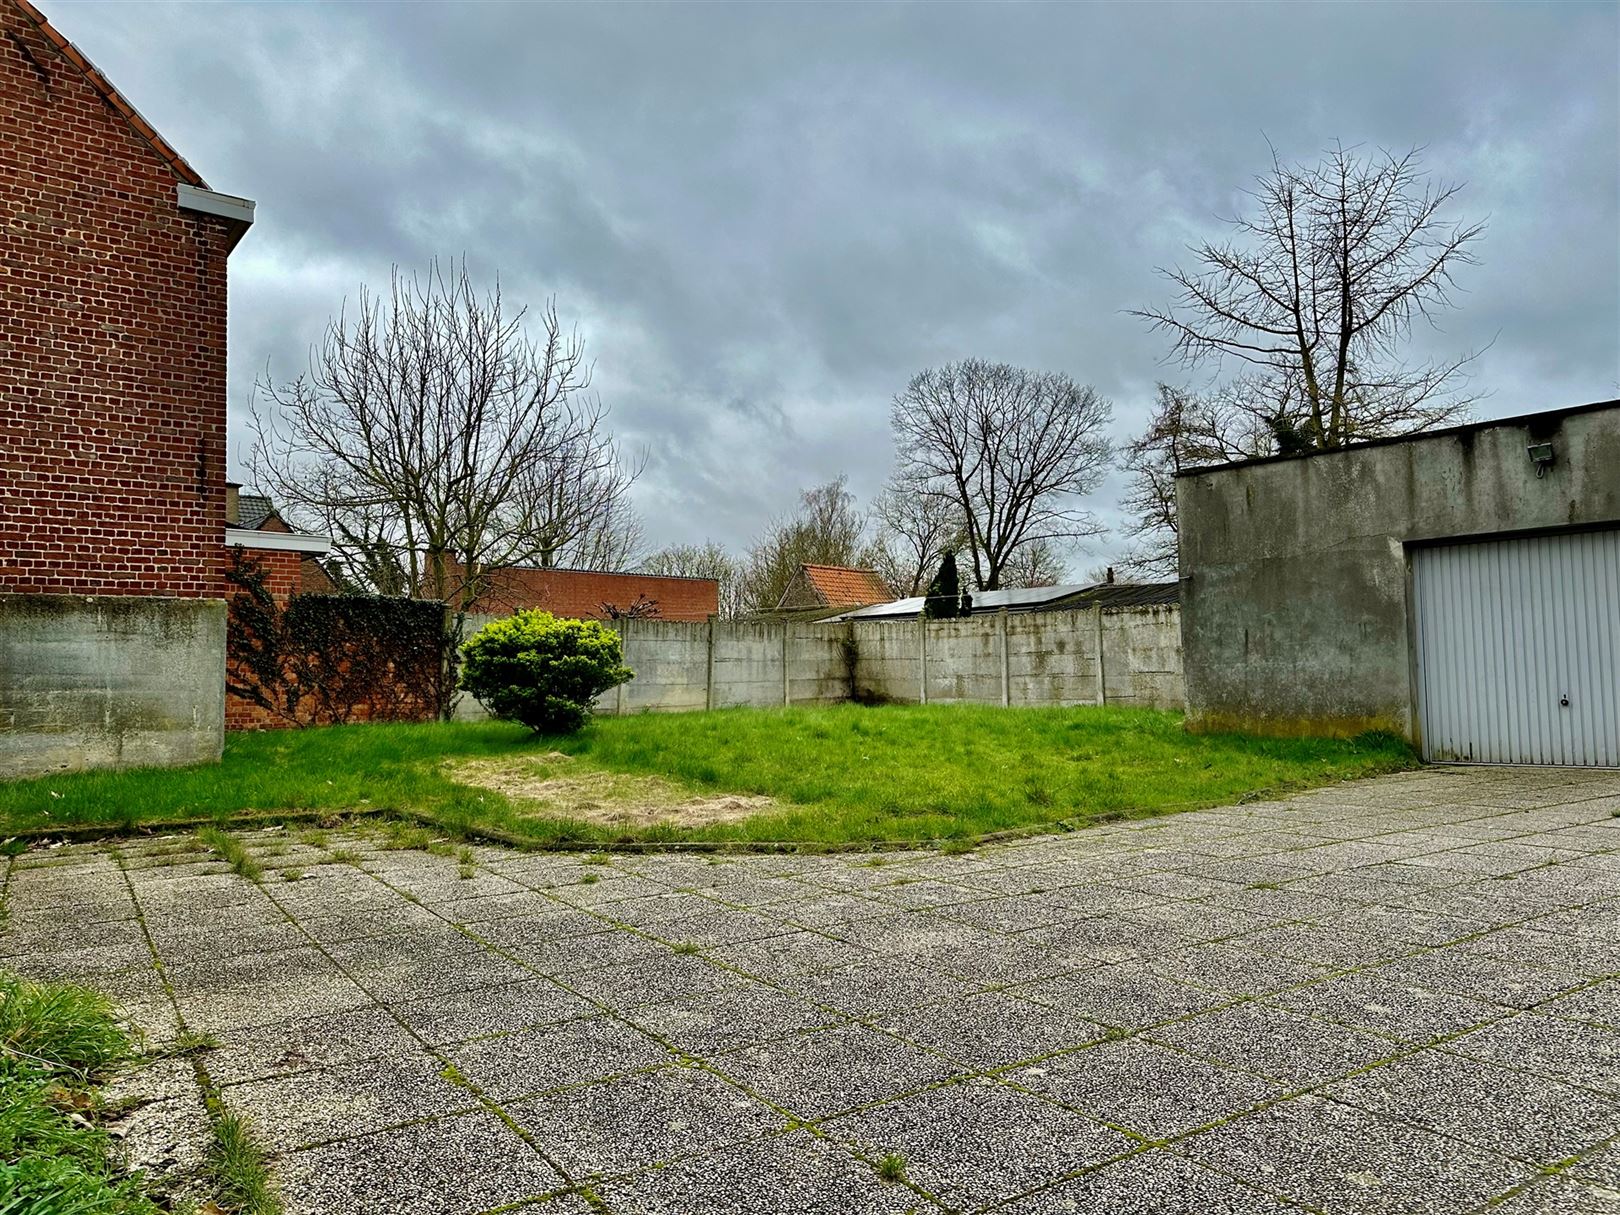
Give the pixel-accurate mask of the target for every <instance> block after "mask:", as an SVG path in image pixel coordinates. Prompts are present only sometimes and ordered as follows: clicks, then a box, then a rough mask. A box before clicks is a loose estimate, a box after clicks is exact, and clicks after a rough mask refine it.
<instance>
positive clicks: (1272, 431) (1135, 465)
mask: <svg viewBox="0 0 1620 1215" xmlns="http://www.w3.org/2000/svg"><path fill="white" fill-rule="evenodd" d="M1285 405H1286V403H1285V402H1282V401H1279V400H1277V399H1275V397H1274V396H1273V394H1272V385H1271V384H1270V383H1269V382H1268V381H1266V380H1264V379H1262V378H1260V377H1258V376H1243V377H1239V378H1238V379H1236V380H1234V381H1231V382H1230V383H1227V384H1225V385H1222V386H1220V387H1217V388H1214V389H1210V390H1208V391H1205V392H1194V391H1192V390H1190V389H1187V388H1177V387H1173V386H1172V385H1169V384H1160V385H1159V395H1158V401H1157V403H1156V404H1155V405H1154V409H1153V413H1152V414H1151V415H1150V416H1149V418H1148V424H1147V427H1146V429H1144V430H1143V432H1142V433H1141V434H1140V435H1138V436H1137V437H1136V438H1134V439H1132V440H1131V441H1130V442H1129V443H1128V444H1127V445H1126V446H1125V449H1124V453H1123V456H1124V458H1123V460H1122V462H1121V463H1122V465H1123V467H1124V469H1125V471H1126V472H1127V473H1128V474H1130V478H1131V479H1130V482H1129V484H1128V485H1127V487H1126V490H1125V493H1124V495H1123V496H1122V497H1121V498H1120V507H1121V509H1122V510H1123V511H1124V512H1125V513H1126V515H1127V516H1129V522H1127V523H1126V524H1125V525H1124V527H1123V529H1122V530H1123V531H1124V534H1125V535H1126V537H1127V538H1128V539H1129V544H1128V547H1127V548H1126V550H1125V553H1124V554H1123V556H1122V557H1121V559H1120V562H1119V564H1120V566H1121V568H1122V569H1124V570H1125V571H1127V572H1129V573H1131V574H1135V575H1138V576H1142V577H1155V578H1174V577H1175V576H1176V573H1177V569H1176V565H1177V548H1176V546H1177V539H1178V536H1179V530H1180V523H1179V519H1178V517H1177V514H1176V474H1178V473H1179V472H1180V471H1181V470H1182V469H1184V468H1193V467H1197V466H1198V465H1202V464H1224V463H1227V462H1228V461H1231V460H1244V459H1248V458H1250V457H1252V456H1269V455H1274V454H1276V452H1277V451H1278V435H1277V426H1276V420H1277V418H1278V417H1279V416H1280V415H1279V410H1281V409H1283V408H1285ZM1287 434H1288V432H1286V431H1285V432H1284V437H1285V438H1286V437H1287Z"/></svg>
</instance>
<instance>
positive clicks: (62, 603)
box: [0, 0, 254, 776]
mask: <svg viewBox="0 0 1620 1215" xmlns="http://www.w3.org/2000/svg"><path fill="white" fill-rule="evenodd" d="M0 133H3V134H0V147H3V154H0V776H3V775H8V774H12V775H14V774H20V773H25V772H28V771H38V770H53V769H57V768H63V767H82V766H91V765H99V764H125V763H151V762H187V761H191V760H195V759H198V758H207V757H208V756H209V755H210V754H212V755H214V756H217V755H218V750H219V738H220V728H221V723H222V721H223V691H222V689H220V688H215V687H214V686H213V685H214V684H217V683H218V682H219V680H218V678H217V675H218V672H219V671H220V670H221V669H222V667H223V648H224V639H223V632H224V606H223V603H222V602H221V598H222V596H223V595H224V593H225V582H224V573H225V561H226V548H225V527H226V521H225V489H226V486H225V400H226V398H225V367H226V357H225V354H226V352H225V339H226V262H227V258H228V257H229V255H230V252H231V250H232V249H233V248H234V247H235V245H236V243H237V241H238V240H240V239H241V237H242V236H243V234H244V233H245V232H246V231H247V229H248V227H249V226H250V225H251V224H252V222H253V211H254V205H253V203H251V202H249V201H247V200H246V199H242V198H235V197H232V196H229V195H225V194H219V193H216V192H214V191H213V190H211V189H210V188H209V187H208V183H207V182H206V181H204V180H203V178H202V177H201V176H200V175H199V174H198V172H197V171H196V170H195V169H194V168H192V166H191V165H190V164H188V163H187V162H186V160H185V159H184V158H183V157H181V155H180V154H179V153H178V152H176V151H175V149H174V148H172V147H171V146H170V145H169V144H168V143H167V142H166V141H165V140H164V139H163V137H162V136H161V135H159V134H158V133H157V131H156V130H154V129H153V128H152V126H151V125H150V124H149V123H147V122H146V120H145V119H143V118H142V117H141V116H140V115H139V114H138V113H137V112H136V111H135V109H134V107H133V106H131V105H130V103H129V102H128V101H126V100H125V99H124V98H123V96H122V95H120V94H119V93H118V91H117V90H116V89H114V88H113V86H112V85H111V83H110V82H108V80H107V79H106V77H104V76H103V75H102V74H101V73H100V72H99V71H98V70H97V69H96V67H95V66H94V65H93V64H91V63H90V61H89V60H88V59H86V58H85V57H84V55H83V54H82V53H81V52H79V51H78V50H77V49H76V48H75V47H74V46H73V45H72V44H71V43H70V42H68V40H67V39H66V38H64V37H63V36H62V35H61V34H60V33H59V32H58V31H57V30H56V29H54V28H53V27H52V26H51V24H50V23H49V22H48V21H47V20H46V19H45V17H44V16H43V15H42V14H41V13H40V11H39V10H38V9H36V8H35V7H34V6H33V5H32V4H31V3H29V2H28V0H0ZM209 673H212V674H213V676H214V678H212V679H205V678H204V676H205V675H207V674H209ZM91 685H97V686H91Z"/></svg>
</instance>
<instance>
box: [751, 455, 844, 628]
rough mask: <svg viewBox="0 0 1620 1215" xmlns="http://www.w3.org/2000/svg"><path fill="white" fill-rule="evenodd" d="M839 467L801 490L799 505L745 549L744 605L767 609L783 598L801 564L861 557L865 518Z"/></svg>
mask: <svg viewBox="0 0 1620 1215" xmlns="http://www.w3.org/2000/svg"><path fill="white" fill-rule="evenodd" d="M848 484H849V478H848V477H847V476H845V475H844V474H842V473H840V474H839V475H838V476H837V477H834V478H833V479H832V480H831V481H828V482H826V483H825V484H823V485H818V486H816V487H815V488H813V489H807V490H805V491H804V492H803V493H802V494H800V495H799V510H798V512H797V513H796V514H794V515H791V516H789V517H788V518H786V519H779V520H777V521H776V522H774V523H772V524H771V525H770V527H769V528H767V529H766V532H765V534H764V535H763V536H761V537H760V538H759V539H758V540H756V541H755V542H754V545H753V547H752V548H750V549H749V552H748V562H747V566H746V569H745V571H744V574H743V579H742V582H743V588H742V596H743V600H744V602H745V603H746V605H747V609H748V610H752V611H756V612H759V611H770V610H771V609H773V608H775V607H776V605H777V604H778V603H780V602H781V600H782V595H783V593H784V592H785V591H786V590H787V588H788V583H789V582H791V581H792V580H793V576H794V574H796V573H797V572H798V569H799V566H800V565H801V564H804V563H809V564H811V565H855V564H857V563H858V562H859V561H860V560H861V556H862V547H861V535H862V533H863V532H864V531H865V530H866V520H865V518H863V517H862V515H861V513H860V512H859V511H858V510H857V509H856V507H855V496H854V495H853V494H851V493H850V492H849V489H848V488H847V487H848Z"/></svg>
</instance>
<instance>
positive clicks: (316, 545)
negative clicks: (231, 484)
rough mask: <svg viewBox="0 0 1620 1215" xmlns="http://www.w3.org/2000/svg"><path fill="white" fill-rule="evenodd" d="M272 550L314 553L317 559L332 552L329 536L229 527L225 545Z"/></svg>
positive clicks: (226, 531)
mask: <svg viewBox="0 0 1620 1215" xmlns="http://www.w3.org/2000/svg"><path fill="white" fill-rule="evenodd" d="M238 544H240V545H241V546H242V547H243V548H264V549H272V550H274V551H275V552H279V553H314V554H315V555H316V556H317V557H320V556H324V555H325V554H327V553H329V552H331V551H332V540H331V537H329V536H303V535H299V534H298V533H297V532H261V531H255V530H254V529H252V528H249V527H227V528H226V529H225V545H226V547H227V548H234V547H235V546H236V545H238Z"/></svg>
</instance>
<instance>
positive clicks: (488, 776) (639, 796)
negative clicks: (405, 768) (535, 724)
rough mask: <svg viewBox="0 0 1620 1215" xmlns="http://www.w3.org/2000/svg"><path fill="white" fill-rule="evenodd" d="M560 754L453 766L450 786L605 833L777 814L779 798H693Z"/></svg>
mask: <svg viewBox="0 0 1620 1215" xmlns="http://www.w3.org/2000/svg"><path fill="white" fill-rule="evenodd" d="M573 764H574V760H573V757H572V756H568V755H564V754H563V753H562V752H560V751H552V752H549V753H547V754H545V755H538V756H522V757H516V758H510V759H505V758H503V759H469V760H463V761H462V762H460V763H455V764H451V765H449V766H448V767H447V768H446V772H447V774H448V775H449V777H450V779H451V780H454V781H459V782H460V783H462V784H464V785H476V786H477V787H478V788H480V789H492V790H494V791H495V792H496V793H501V794H504V795H505V796H506V797H508V798H510V799H511V800H512V802H513V803H514V804H515V805H516V806H518V807H519V809H520V812H526V813H531V814H533V815H534V817H536V818H540V817H545V818H553V817H560V818H574V819H582V820H584V821H585V822H589V823H597V824H599V825H601V826H604V827H625V828H630V827H655V826H660V825H664V824H668V825H670V826H676V827H704V826H708V825H710V824H713V823H734V822H737V821H739V820H741V819H745V818H752V817H753V816H754V815H756V814H764V813H766V812H767V811H770V810H775V809H777V808H778V806H779V805H780V803H778V802H777V800H776V799H775V798H774V797H761V796H756V795H753V794H746V793H722V794H710V795H707V796H703V795H698V794H694V793H693V792H692V791H691V790H690V789H686V788H683V787H682V786H680V785H677V784H676V783H674V782H673V781H667V780H663V779H661V778H660V777H656V776H631V775H629V774H627V773H623V772H600V771H594V770H591V769H587V768H575V767H573Z"/></svg>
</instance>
